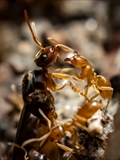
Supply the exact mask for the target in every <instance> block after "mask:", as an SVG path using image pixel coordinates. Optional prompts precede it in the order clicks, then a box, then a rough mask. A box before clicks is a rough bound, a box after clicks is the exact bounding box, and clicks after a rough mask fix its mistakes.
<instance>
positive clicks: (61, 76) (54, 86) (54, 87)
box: [47, 73, 70, 92]
mask: <svg viewBox="0 0 120 160" xmlns="http://www.w3.org/2000/svg"><path fill="white" fill-rule="evenodd" d="M53 77H55V78H58V79H65V80H64V81H63V82H61V83H59V84H56V83H55V82H54V80H53ZM69 78H70V76H69V75H66V74H59V73H49V74H48V80H49V82H48V84H47V86H48V88H50V89H51V90H52V91H53V92H55V91H58V90H61V89H63V88H64V87H65V86H66V85H67V83H68V79H69Z"/></svg>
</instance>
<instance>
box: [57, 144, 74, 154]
mask: <svg viewBox="0 0 120 160" xmlns="http://www.w3.org/2000/svg"><path fill="white" fill-rule="evenodd" d="M56 144H57V146H58V147H59V148H60V149H62V150H64V151H66V152H73V149H71V148H69V147H67V146H65V145H63V144H60V143H56Z"/></svg>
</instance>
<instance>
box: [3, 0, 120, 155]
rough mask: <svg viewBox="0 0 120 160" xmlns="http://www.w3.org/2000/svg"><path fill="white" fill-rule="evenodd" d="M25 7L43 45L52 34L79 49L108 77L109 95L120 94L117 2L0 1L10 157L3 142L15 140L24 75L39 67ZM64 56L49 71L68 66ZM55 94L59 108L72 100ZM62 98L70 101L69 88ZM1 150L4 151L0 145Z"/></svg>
mask: <svg viewBox="0 0 120 160" xmlns="http://www.w3.org/2000/svg"><path fill="white" fill-rule="evenodd" d="M24 9H26V10H27V12H28V15H29V18H30V21H34V22H35V24H36V31H37V36H38V37H39V39H40V41H41V43H42V45H43V46H44V47H45V46H47V45H49V44H50V43H49V42H48V41H47V37H49V36H50V37H53V38H54V39H56V40H57V41H58V42H60V43H62V44H65V45H67V46H69V47H71V48H73V49H74V50H77V51H78V52H79V53H80V54H81V55H83V56H84V57H86V59H87V60H88V61H89V62H90V63H91V64H92V65H93V68H94V69H95V71H96V72H97V73H98V74H101V75H103V76H105V77H107V78H108V79H110V81H111V83H112V86H113V88H114V95H113V97H115V98H116V97H118V96H119V93H120V75H119V72H120V62H119V61H120V48H119V47H120V2H119V1H97V0H96V1H95V0H94V1H93V0H86V1H84V0H83V1H79V0H74V1H73V0H36V1H34V0H11V1H8V0H0V143H1V146H2V148H3V150H5V152H6V155H7V156H8V157H10V156H11V149H10V147H8V146H7V142H13V141H14V138H15V133H16V126H17V124H18V121H19V115H20V111H21V109H22V106H23V102H22V98H21V87H20V86H21V79H22V75H23V74H24V72H25V71H28V70H33V69H36V68H37V67H36V66H35V64H34V56H35V54H36V53H37V52H38V50H39V48H38V46H37V45H36V44H35V42H34V41H33V39H32V36H31V33H30V31H29V28H28V26H27V24H26V22H25V18H24ZM65 57H66V54H65V53H62V52H60V58H59V60H58V61H57V63H56V64H55V65H54V66H52V67H51V68H50V70H51V71H52V70H53V69H55V68H62V67H64V66H67V65H66V64H65V63H64V58H65ZM71 94H73V93H72V92H71ZM57 96H58V97H56V103H57V102H59V104H56V105H57V106H61V104H62V106H63V104H64V105H65V104H66V103H67V104H66V105H67V106H68V104H70V103H74V102H69V101H67V102H65V101H62V100H60V98H61V94H60V95H57ZM63 96H64V97H65V98H68V99H69V97H67V96H68V90H67V91H66V92H64V95H63ZM64 109H65V108H64ZM64 116H66V115H64ZM0 152H1V154H2V153H3V152H2V149H1V151H0Z"/></svg>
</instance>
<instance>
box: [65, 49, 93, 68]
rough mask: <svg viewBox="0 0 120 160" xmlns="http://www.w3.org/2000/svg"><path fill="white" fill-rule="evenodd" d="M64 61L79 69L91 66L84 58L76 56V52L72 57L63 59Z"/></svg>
mask: <svg viewBox="0 0 120 160" xmlns="http://www.w3.org/2000/svg"><path fill="white" fill-rule="evenodd" d="M64 61H67V62H70V63H71V64H72V65H73V66H75V67H78V68H81V67H86V66H87V65H89V66H91V65H90V63H89V62H88V61H87V60H86V59H85V57H83V56H81V55H80V54H78V53H77V52H76V51H75V52H74V55H73V56H72V57H70V58H68V57H67V58H65V60H64Z"/></svg>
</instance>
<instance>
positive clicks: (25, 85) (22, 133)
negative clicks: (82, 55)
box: [12, 10, 72, 160]
mask: <svg viewBox="0 0 120 160" xmlns="http://www.w3.org/2000/svg"><path fill="white" fill-rule="evenodd" d="M24 15H25V19H26V22H27V24H28V26H29V29H30V31H31V33H32V36H33V39H34V41H35V43H36V44H37V45H38V46H39V48H40V51H39V52H38V53H37V54H36V56H35V60H34V61H35V63H36V65H37V66H38V67H41V69H39V70H32V71H29V72H27V73H26V74H24V76H23V79H22V96H23V100H24V108H23V110H22V114H21V117H20V121H19V125H18V129H17V134H16V139H15V144H17V145H19V146H20V145H21V144H22V143H23V142H24V141H25V140H26V139H28V138H26V132H27V125H28V122H29V118H30V115H31V113H32V114H33V115H34V116H35V117H38V118H39V119H40V122H41V123H43V124H45V125H46V126H47V128H48V130H50V128H51V127H52V125H53V123H54V120H53V119H56V118H57V114H56V112H55V107H54V97H53V96H52V94H51V92H50V91H49V90H48V89H50V90H51V91H57V90H60V89H62V88H63V87H64V86H65V85H66V84H67V81H68V80H67V79H68V78H69V75H66V74H61V73H60V74H56V77H58V78H62V79H65V80H64V81H63V82H62V83H61V84H59V85H57V84H56V83H55V82H54V80H53V76H52V74H51V73H48V70H47V69H48V68H49V67H50V66H51V65H53V64H54V63H55V62H56V59H57V57H58V55H59V54H58V49H59V48H61V49H63V50H64V51H68V50H72V49H70V48H69V47H67V46H65V45H62V44H57V45H51V46H48V47H45V48H44V47H43V46H42V45H41V43H40V41H39V39H38V38H37V36H36V34H35V31H34V30H33V28H32V26H31V25H30V22H29V18H28V14H27V11H26V10H25V11H24ZM38 109H41V111H42V112H41V113H40V112H39V110H38ZM42 113H43V114H42ZM41 114H42V116H41ZM44 115H46V117H47V120H46V119H45V117H44ZM44 128H45V127H43V130H44ZM21 152H22V151H20V150H19V149H18V148H16V147H14V151H13V158H12V159H13V160H19V159H23V156H24V154H22V153H21Z"/></svg>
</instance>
